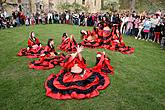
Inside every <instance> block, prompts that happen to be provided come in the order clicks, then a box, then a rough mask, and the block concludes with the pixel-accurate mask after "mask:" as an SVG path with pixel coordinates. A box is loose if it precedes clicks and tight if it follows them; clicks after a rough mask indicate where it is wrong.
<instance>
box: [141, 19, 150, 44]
mask: <svg viewBox="0 0 165 110" xmlns="http://www.w3.org/2000/svg"><path fill="white" fill-rule="evenodd" d="M143 27H144V29H143V32H144V39H145V40H146V41H148V40H149V32H150V29H151V21H150V17H149V16H148V17H147V18H146V19H145V21H144V24H143Z"/></svg>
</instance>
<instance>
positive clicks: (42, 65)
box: [28, 55, 65, 70]
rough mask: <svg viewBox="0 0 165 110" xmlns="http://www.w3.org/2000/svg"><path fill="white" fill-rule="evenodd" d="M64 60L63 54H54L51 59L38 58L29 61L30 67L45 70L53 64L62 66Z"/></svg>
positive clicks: (53, 65)
mask: <svg viewBox="0 0 165 110" xmlns="http://www.w3.org/2000/svg"><path fill="white" fill-rule="evenodd" d="M64 60H65V55H60V56H55V57H54V58H53V59H44V58H40V60H38V61H33V62H30V63H29V65H28V66H29V68H30V69H36V70H47V69H52V68H54V67H55V66H57V65H58V66H63V64H64Z"/></svg>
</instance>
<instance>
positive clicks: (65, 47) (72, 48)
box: [58, 42, 77, 52]
mask: <svg viewBox="0 0 165 110" xmlns="http://www.w3.org/2000/svg"><path fill="white" fill-rule="evenodd" d="M76 47H77V44H75V43H74V42H68V43H62V44H61V45H59V46H58V49H59V50H62V51H64V52H76V51H77V49H76Z"/></svg>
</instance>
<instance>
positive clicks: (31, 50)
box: [17, 32, 44, 58]
mask: <svg viewBox="0 0 165 110" xmlns="http://www.w3.org/2000/svg"><path fill="white" fill-rule="evenodd" d="M43 49H44V48H43V47H42V46H41V43H40V41H39V39H38V38H36V37H35V33H34V32H31V34H30V36H29V39H28V47H27V48H23V49H21V50H20V52H19V53H18V54H17V55H18V56H27V57H28V58H37V57H39V56H40V55H41V51H42V50H43Z"/></svg>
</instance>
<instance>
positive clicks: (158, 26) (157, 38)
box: [154, 17, 161, 43]
mask: <svg viewBox="0 0 165 110" xmlns="http://www.w3.org/2000/svg"><path fill="white" fill-rule="evenodd" d="M160 35H161V24H160V20H159V19H158V17H157V24H156V26H155V29H154V36H155V37H154V42H156V41H157V43H160Z"/></svg>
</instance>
